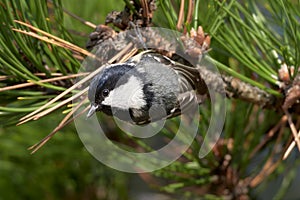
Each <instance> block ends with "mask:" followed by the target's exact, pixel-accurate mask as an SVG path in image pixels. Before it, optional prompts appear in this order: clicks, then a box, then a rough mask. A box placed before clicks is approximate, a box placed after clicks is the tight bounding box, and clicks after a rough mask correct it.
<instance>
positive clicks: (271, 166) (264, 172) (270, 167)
mask: <svg viewBox="0 0 300 200" xmlns="http://www.w3.org/2000/svg"><path fill="white" fill-rule="evenodd" d="M284 128H285V127H284V126H281V127H280V130H279V134H278V137H277V139H276V142H275V144H274V146H273V150H272V152H271V154H270V155H269V156H268V159H267V161H266V163H265V164H264V166H263V168H262V169H261V171H260V172H259V173H258V174H257V175H256V176H255V177H254V178H252V179H251V180H250V182H249V186H250V187H252V188H254V187H256V186H257V185H259V184H260V183H261V182H262V181H263V180H264V179H265V178H266V177H267V176H269V175H270V174H271V173H272V172H274V170H275V169H276V168H277V167H278V165H279V164H280V163H281V161H282V160H281V159H280V158H277V160H276V161H275V162H274V160H275V159H276V155H277V154H278V153H277V152H278V145H279V144H280V142H281V138H282V136H283V133H284Z"/></svg>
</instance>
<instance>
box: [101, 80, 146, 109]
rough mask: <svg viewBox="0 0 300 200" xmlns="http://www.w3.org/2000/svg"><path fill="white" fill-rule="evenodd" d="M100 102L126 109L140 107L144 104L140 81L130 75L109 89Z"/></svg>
mask: <svg viewBox="0 0 300 200" xmlns="http://www.w3.org/2000/svg"><path fill="white" fill-rule="evenodd" d="M102 104H103V105H107V106H111V107H115V108H120V109H126V110H127V109H129V108H135V109H140V108H142V107H143V106H146V104H147V103H146V101H145V96H144V92H143V83H142V81H141V80H139V79H138V78H137V77H135V76H131V77H130V78H129V79H128V81H127V82H126V83H125V84H123V85H117V86H116V88H114V89H113V90H111V91H110V93H109V95H108V97H106V98H105V99H104V101H102Z"/></svg>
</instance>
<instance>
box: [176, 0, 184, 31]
mask: <svg viewBox="0 0 300 200" xmlns="http://www.w3.org/2000/svg"><path fill="white" fill-rule="evenodd" d="M184 3H185V0H181V1H180V10H179V14H178V21H177V25H176V28H177V30H178V31H180V30H181V29H182V24H183V21H184Z"/></svg>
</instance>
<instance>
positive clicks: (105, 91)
mask: <svg viewBox="0 0 300 200" xmlns="http://www.w3.org/2000/svg"><path fill="white" fill-rule="evenodd" d="M108 95H109V90H108V89H104V90H103V91H102V96H103V97H107V96H108Z"/></svg>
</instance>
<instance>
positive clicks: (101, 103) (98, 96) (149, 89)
mask: <svg viewBox="0 0 300 200" xmlns="http://www.w3.org/2000/svg"><path fill="white" fill-rule="evenodd" d="M203 84H204V82H203V79H202V78H201V75H200V74H199V71H198V70H197V68H196V67H193V66H188V65H184V64H181V63H179V62H176V61H174V60H171V59H170V58H168V57H167V56H164V55H161V54H159V53H156V52H153V51H151V50H148V51H142V52H141V53H139V54H137V55H136V56H134V57H132V58H131V59H129V60H128V61H126V62H123V63H116V64H110V65H106V66H104V67H103V69H102V70H101V71H100V72H99V73H98V74H97V75H96V76H95V77H94V78H93V79H92V81H91V82H90V85H89V90H88V99H89V101H90V103H91V105H90V109H89V111H88V113H87V117H88V118H89V117H91V116H92V115H93V114H94V113H95V112H103V113H105V114H106V115H109V116H115V117H117V118H118V119H120V120H122V121H126V122H129V123H132V124H136V125H145V124H149V123H152V122H156V121H159V120H162V119H170V118H173V117H176V116H178V115H181V114H182V113H183V112H184V111H185V110H188V109H189V107H190V105H191V104H192V103H193V102H196V103H197V104H199V103H201V102H202V96H201V94H202V93H204V92H203V88H204V87H203Z"/></svg>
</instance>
